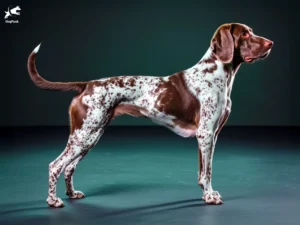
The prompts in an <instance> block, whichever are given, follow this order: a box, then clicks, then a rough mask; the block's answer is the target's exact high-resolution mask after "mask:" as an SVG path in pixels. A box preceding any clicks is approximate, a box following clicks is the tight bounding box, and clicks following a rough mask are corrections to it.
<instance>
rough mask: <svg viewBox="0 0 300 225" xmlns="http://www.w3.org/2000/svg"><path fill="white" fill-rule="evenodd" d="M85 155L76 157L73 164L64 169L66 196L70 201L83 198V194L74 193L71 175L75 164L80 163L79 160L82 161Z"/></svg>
mask: <svg viewBox="0 0 300 225" xmlns="http://www.w3.org/2000/svg"><path fill="white" fill-rule="evenodd" d="M86 154H87V152H86V153H85V154H82V155H80V156H78V157H77V158H76V159H75V160H74V161H73V162H71V163H70V164H69V165H68V166H67V167H66V168H65V183H66V195H68V196H69V197H70V198H72V199H79V198H84V194H83V193H82V192H81V191H76V190H75V189H74V184H73V174H74V172H75V169H76V166H77V164H78V163H79V162H80V160H82V159H83V157H84V156H85V155H86Z"/></svg>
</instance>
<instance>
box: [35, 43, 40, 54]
mask: <svg viewBox="0 0 300 225" xmlns="http://www.w3.org/2000/svg"><path fill="white" fill-rule="evenodd" d="M41 44H42V43H40V44H39V45H38V46H36V47H35V49H34V50H33V52H34V53H38V51H39V50H40V46H41Z"/></svg>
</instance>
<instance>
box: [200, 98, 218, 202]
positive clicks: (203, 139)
mask: <svg viewBox="0 0 300 225" xmlns="http://www.w3.org/2000/svg"><path fill="white" fill-rule="evenodd" d="M221 114H222V104H221V102H220V100H219V98H218V97H217V95H216V96H215V95H210V96H206V97H205V98H204V99H203V100H202V101H201V112H200V125H199V127H198V130H197V133H196V137H197V140H198V154H199V165H200V166H199V171H198V184H199V185H200V186H201V188H202V190H203V200H204V201H205V202H206V203H208V204H222V203H223V202H222V199H221V195H220V194H219V193H218V192H217V191H213V188H212V185H211V181H212V160H213V153H214V148H215V139H216V131H217V127H218V123H219V119H220V117H221Z"/></svg>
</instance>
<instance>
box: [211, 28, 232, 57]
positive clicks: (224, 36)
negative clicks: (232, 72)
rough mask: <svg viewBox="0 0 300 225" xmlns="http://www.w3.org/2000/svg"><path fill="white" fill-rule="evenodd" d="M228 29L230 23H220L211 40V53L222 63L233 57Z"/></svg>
mask: <svg viewBox="0 0 300 225" xmlns="http://www.w3.org/2000/svg"><path fill="white" fill-rule="evenodd" d="M230 29H231V24H226V25H222V26H221V27H219V28H218V30H217V31H216V32H215V34H214V36H213V38H212V40H211V47H212V49H213V53H214V54H215V55H216V57H217V58H218V59H219V60H220V61H222V62H223V63H230V62H231V61H232V59H233V52H234V43H233V37H232V35H231V32H230Z"/></svg>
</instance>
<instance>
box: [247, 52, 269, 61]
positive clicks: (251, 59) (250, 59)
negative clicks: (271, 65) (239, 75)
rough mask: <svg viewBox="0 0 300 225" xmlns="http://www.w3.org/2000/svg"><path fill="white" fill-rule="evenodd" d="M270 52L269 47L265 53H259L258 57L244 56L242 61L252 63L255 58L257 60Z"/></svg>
mask: <svg viewBox="0 0 300 225" xmlns="http://www.w3.org/2000/svg"><path fill="white" fill-rule="evenodd" d="M270 52H271V49H269V50H268V51H267V52H266V53H264V54H262V55H260V56H259V57H249V56H245V57H244V61H245V62H247V63H252V62H254V61H255V60H258V59H264V58H266V57H267V56H268V55H269V54H270Z"/></svg>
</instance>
